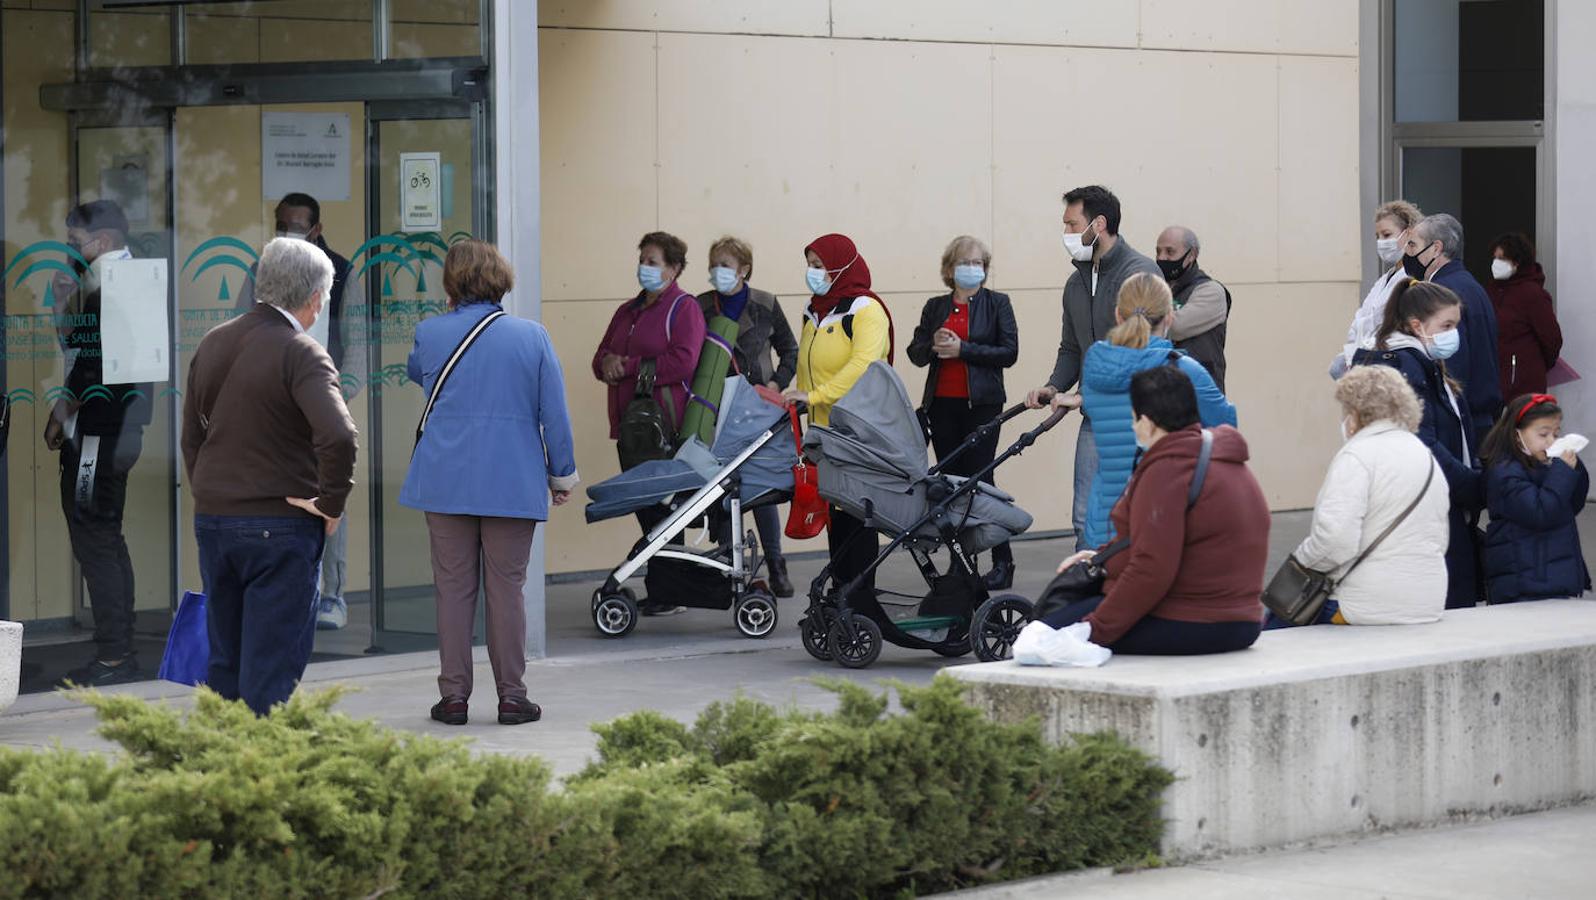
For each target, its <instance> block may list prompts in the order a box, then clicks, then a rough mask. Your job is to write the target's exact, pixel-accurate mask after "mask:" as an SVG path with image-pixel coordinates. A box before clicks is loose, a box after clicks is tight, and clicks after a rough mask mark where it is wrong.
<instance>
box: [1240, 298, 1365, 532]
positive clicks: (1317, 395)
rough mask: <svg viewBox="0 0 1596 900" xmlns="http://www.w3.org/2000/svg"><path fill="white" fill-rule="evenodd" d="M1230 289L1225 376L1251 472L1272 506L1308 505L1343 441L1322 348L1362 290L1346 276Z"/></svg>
mask: <svg viewBox="0 0 1596 900" xmlns="http://www.w3.org/2000/svg"><path fill="white" fill-rule="evenodd" d="M1232 293H1233V295H1234V297H1235V301H1236V306H1235V314H1234V315H1232V317H1231V320H1230V332H1229V347H1228V353H1227V361H1228V363H1229V372H1228V374H1227V376H1226V378H1225V381H1226V385H1227V387H1228V388H1229V390H1230V399H1231V400H1232V401H1233V402H1234V403H1235V404H1236V409H1237V413H1238V416H1239V418H1240V422H1241V431H1242V433H1243V434H1244V435H1246V437H1247V440H1248V442H1249V444H1250V445H1251V448H1252V467H1253V471H1254V472H1255V473H1256V474H1257V476H1258V480H1259V481H1260V482H1262V484H1263V487H1264V492H1265V493H1266V494H1267V496H1268V498H1269V505H1270V508H1271V509H1308V508H1311V507H1312V506H1313V500H1314V497H1315V496H1316V495H1317V494H1318V492H1319V484H1320V482H1321V481H1322V480H1323V479H1324V473H1325V471H1326V469H1327V468H1328V466H1329V463H1330V457H1331V456H1332V455H1334V453H1335V451H1336V450H1337V449H1338V448H1339V447H1340V446H1341V439H1340V434H1339V432H1338V430H1337V429H1338V425H1337V423H1338V422H1340V420H1341V413H1340V409H1339V407H1338V406H1337V405H1336V403H1335V398H1334V396H1333V392H1334V389H1335V384H1334V382H1332V381H1331V380H1330V378H1329V376H1328V375H1326V374H1325V368H1326V367H1327V366H1328V364H1329V363H1328V359H1329V356H1328V355H1327V353H1326V352H1325V350H1324V348H1329V347H1335V346H1337V345H1339V344H1340V343H1341V339H1342V336H1344V335H1345V334H1346V328H1347V318H1348V311H1349V310H1350V309H1352V308H1353V307H1355V306H1356V305H1357V301H1358V298H1359V297H1360V296H1361V295H1362V292H1361V291H1360V290H1359V289H1358V285H1357V284H1356V283H1355V282H1351V281H1348V282H1344V283H1318V284H1277V285H1243V286H1241V287H1238V288H1235V289H1233V291H1232ZM1332 352H1333V351H1332Z"/></svg>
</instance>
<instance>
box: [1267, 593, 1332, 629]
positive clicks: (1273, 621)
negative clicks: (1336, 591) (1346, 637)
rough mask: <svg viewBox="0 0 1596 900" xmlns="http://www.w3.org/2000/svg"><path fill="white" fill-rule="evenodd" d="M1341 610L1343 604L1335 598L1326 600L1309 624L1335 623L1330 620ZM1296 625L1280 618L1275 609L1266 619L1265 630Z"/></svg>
mask: <svg viewBox="0 0 1596 900" xmlns="http://www.w3.org/2000/svg"><path fill="white" fill-rule="evenodd" d="M1340 611H1341V604H1339V603H1337V602H1335V601H1334V600H1326V601H1325V602H1324V606H1321V607H1319V615H1317V616H1315V617H1314V619H1313V621H1312V622H1309V623H1308V625H1333V624H1335V623H1333V622H1332V621H1330V620H1331V619H1334V618H1335V617H1336V613H1338V612H1340ZM1295 627H1296V626H1295V625H1292V624H1291V623H1290V622H1287V621H1286V620H1285V619H1282V618H1280V617H1279V616H1277V615H1275V614H1274V612H1273V611H1271V612H1270V613H1269V615H1268V616H1267V617H1266V618H1265V619H1264V626H1263V630H1264V631H1274V630H1275V629H1276V628H1295ZM1303 627H1304V628H1306V627H1307V626H1306V625H1305V626H1303Z"/></svg>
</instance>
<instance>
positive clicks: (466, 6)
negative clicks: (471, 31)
mask: <svg viewBox="0 0 1596 900" xmlns="http://www.w3.org/2000/svg"><path fill="white" fill-rule="evenodd" d="M388 9H389V16H390V17H391V19H392V21H393V22H396V23H397V22H441V23H452V24H457V25H476V24H477V19H478V18H479V17H480V15H481V10H482V4H481V3H480V2H479V0H389V2H388Z"/></svg>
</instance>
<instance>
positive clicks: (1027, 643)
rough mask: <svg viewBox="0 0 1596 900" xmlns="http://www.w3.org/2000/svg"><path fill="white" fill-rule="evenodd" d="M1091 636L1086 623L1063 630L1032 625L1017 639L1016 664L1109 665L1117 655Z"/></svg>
mask: <svg viewBox="0 0 1596 900" xmlns="http://www.w3.org/2000/svg"><path fill="white" fill-rule="evenodd" d="M1091 636H1092V626H1091V625H1089V624H1087V623H1086V622H1076V623H1075V624H1074V625H1066V626H1064V627H1063V628H1054V627H1053V626H1051V625H1049V624H1047V623H1046V622H1032V623H1031V624H1029V625H1027V626H1025V627H1024V628H1022V629H1020V634H1019V636H1018V637H1016V638H1015V639H1014V661H1015V662H1017V663H1019V664H1020V665H1022V666H1079V667H1083V668H1094V667H1096V666H1100V665H1102V664H1103V663H1106V662H1108V658H1109V657H1111V656H1113V655H1114V652H1113V651H1112V650H1109V649H1108V648H1107V647H1099V646H1098V645H1096V644H1094V643H1092V642H1091Z"/></svg>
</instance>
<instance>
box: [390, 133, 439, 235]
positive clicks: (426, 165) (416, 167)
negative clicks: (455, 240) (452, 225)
mask: <svg viewBox="0 0 1596 900" xmlns="http://www.w3.org/2000/svg"><path fill="white" fill-rule="evenodd" d="M441 156H442V155H441V154H440V153H438V152H436V151H433V152H430V153H401V154H399V208H400V210H402V211H403V212H402V216H403V220H402V222H401V224H400V230H401V231H407V232H410V231H436V230H438V229H439V228H440V227H442V225H443V204H442V197H443V183H442V182H443V179H442V171H441V169H442V165H441Z"/></svg>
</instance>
